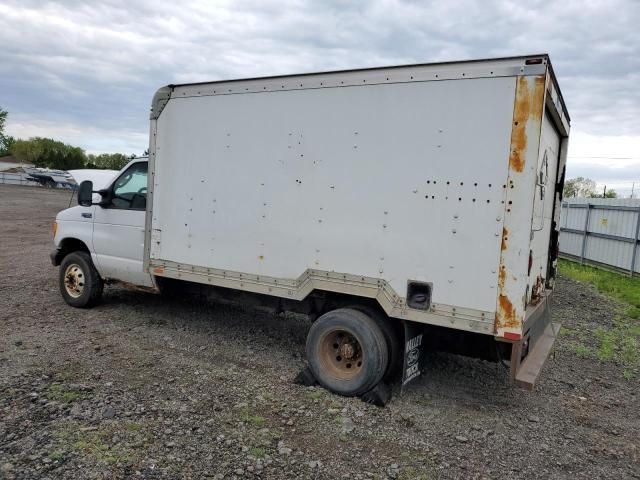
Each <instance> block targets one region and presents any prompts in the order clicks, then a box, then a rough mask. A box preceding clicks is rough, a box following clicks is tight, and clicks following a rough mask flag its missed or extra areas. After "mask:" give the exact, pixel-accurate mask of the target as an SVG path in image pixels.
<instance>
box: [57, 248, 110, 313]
mask: <svg viewBox="0 0 640 480" xmlns="http://www.w3.org/2000/svg"><path fill="white" fill-rule="evenodd" d="M59 283H60V293H61V294H62V298H64V301H65V302H67V303H68V304H69V305H71V306H72V307H78V308H87V307H92V306H93V305H95V304H96V303H98V302H99V301H100V298H101V297H102V290H103V289H104V284H103V282H102V279H101V278H100V274H99V273H98V271H97V270H96V268H95V267H94V266H93V262H92V261H91V256H90V255H89V254H88V253H87V252H72V253H70V254H68V255H67V256H65V257H64V259H63V260H62V263H61V264H60V273H59Z"/></svg>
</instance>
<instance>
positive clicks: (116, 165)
mask: <svg viewBox="0 0 640 480" xmlns="http://www.w3.org/2000/svg"><path fill="white" fill-rule="evenodd" d="M131 158H133V157H128V156H126V155H124V154H122V153H101V154H100V155H94V154H91V153H90V154H89V155H88V156H87V168H99V169H105V170H120V169H121V168H122V167H124V166H125V165H126V164H127V163H129V161H130V160H131Z"/></svg>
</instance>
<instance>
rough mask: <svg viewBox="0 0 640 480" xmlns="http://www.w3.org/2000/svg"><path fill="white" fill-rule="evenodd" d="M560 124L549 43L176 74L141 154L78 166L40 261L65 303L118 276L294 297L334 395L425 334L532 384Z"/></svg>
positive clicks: (282, 304) (314, 370) (282, 303)
mask: <svg viewBox="0 0 640 480" xmlns="http://www.w3.org/2000/svg"><path fill="white" fill-rule="evenodd" d="M568 135H569V115H568V113H567V110H566V107H565V105H564V102H563V99H562V95H561V93H560V90H559V87H558V83H557V80H556V77H555V76H554V73H553V69H552V67H551V63H550V61H549V57H548V56H547V55H532V56H523V57H513V58H501V59H492V60H474V61H463V62H450V63H437V64H421V65H406V66H397V67H385V68H370V69H361V70H350V71H336V72H326V73H313V74H304V75H287V76H277V77H265V78H251V79H243V80H233V81H215V82H207V83H196V84H184V85H169V86H166V87H163V88H160V89H159V90H158V91H157V93H156V94H155V96H154V98H153V103H152V109H151V125H150V141H149V157H148V160H147V159H136V160H133V161H132V162H131V163H130V164H129V165H127V166H126V167H125V168H124V169H123V170H122V172H120V173H119V174H118V175H117V176H116V177H115V178H114V179H113V180H112V181H111V182H107V184H106V185H103V186H104V188H101V189H99V190H98V191H95V190H96V187H94V186H93V185H92V184H91V182H90V181H86V182H83V183H82V184H81V186H80V188H79V194H78V200H79V205H78V206H76V207H73V208H70V209H68V210H65V211H63V212H61V213H60V214H59V215H58V217H57V231H56V233H55V244H56V249H55V251H54V252H52V261H53V263H54V265H61V269H60V289H61V293H62V295H63V297H64V298H65V300H66V301H67V302H68V303H69V304H71V305H73V306H78V307H85V306H89V305H92V304H95V303H96V302H97V300H98V299H99V297H100V295H101V293H102V285H103V283H104V282H110V281H122V282H126V283H129V284H135V285H141V286H147V287H157V288H159V289H160V290H161V291H165V292H166V291H177V289H178V288H180V287H181V286H182V287H188V288H185V289H184V291H187V292H188V291H194V290H198V291H204V290H203V289H204V287H203V286H207V287H208V288H207V289H206V290H207V291H211V292H214V293H215V295H217V297H218V298H223V299H239V300H240V301H247V302H248V301H251V302H256V303H260V304H266V305H271V306H273V307H274V308H279V309H285V310H294V311H299V312H303V313H306V314H308V315H310V316H311V317H312V318H313V319H314V322H313V323H312V326H311V328H310V331H309V335H308V339H307V344H306V352H307V360H308V363H309V372H310V374H311V375H312V376H313V377H314V378H315V379H316V380H317V381H318V382H319V383H320V384H321V385H323V386H324V387H326V388H328V389H330V390H332V391H334V392H337V393H340V394H343V395H362V394H365V393H366V392H368V391H370V390H371V389H373V388H374V387H376V385H378V384H379V383H380V382H381V381H385V378H388V377H389V376H390V375H393V374H394V372H396V370H395V367H396V366H397V365H398V364H399V363H403V374H402V377H403V382H404V383H406V382H408V381H409V380H411V379H412V378H415V377H416V376H417V375H418V374H419V373H420V369H421V362H422V360H423V359H424V355H423V354H422V352H423V350H424V349H425V348H435V349H442V350H447V351H452V352H455V353H460V354H466V355H473V356H477V357H481V358H490V359H493V360H501V361H503V362H504V363H505V364H507V363H508V364H510V369H511V375H512V379H513V380H514V381H515V382H516V383H517V384H519V385H521V386H525V387H530V388H531V387H532V386H533V384H534V382H535V380H536V377H537V376H538V374H539V372H540V370H541V368H542V365H543V362H544V360H545V359H546V358H547V356H548V354H549V352H550V349H551V347H552V344H553V341H554V339H555V336H556V333H557V327H555V326H554V325H553V324H552V322H551V319H550V315H549V309H548V306H547V303H548V298H549V295H550V293H551V291H552V288H553V283H554V277H555V275H556V257H557V253H558V248H557V244H558V227H559V225H558V215H559V212H560V201H561V196H562V186H563V180H564V167H565V161H566V154H567V141H568ZM92 193H93V196H92ZM209 287H210V288H209Z"/></svg>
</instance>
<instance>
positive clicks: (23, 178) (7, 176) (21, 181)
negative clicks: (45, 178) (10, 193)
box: [0, 172, 39, 185]
mask: <svg viewBox="0 0 640 480" xmlns="http://www.w3.org/2000/svg"><path fill="white" fill-rule="evenodd" d="M0 183H4V184H6V185H39V184H38V182H33V181H31V180H27V174H26V173H7V172H0Z"/></svg>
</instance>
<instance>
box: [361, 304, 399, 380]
mask: <svg viewBox="0 0 640 480" xmlns="http://www.w3.org/2000/svg"><path fill="white" fill-rule="evenodd" d="M350 308H354V309H356V310H359V311H361V312H362V313H365V314H366V315H368V316H369V317H371V318H372V319H373V320H374V321H375V322H376V323H377V324H378V326H379V327H380V330H381V331H382V334H383V335H384V338H385V340H386V342H387V349H388V350H387V351H388V355H389V365H388V366H387V370H386V372H385V374H384V379H385V380H393V379H394V377H395V376H396V375H397V374H398V372H399V370H400V362H401V361H402V345H401V344H400V337H399V335H398V330H397V329H396V328H395V325H394V324H392V323H391V321H390V320H389V317H387V316H386V315H384V314H383V313H381V312H379V311H378V310H376V309H375V308H371V307H369V306H366V305H354V306H352V307H350ZM396 322H397V321H396ZM397 323H398V322H397Z"/></svg>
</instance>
